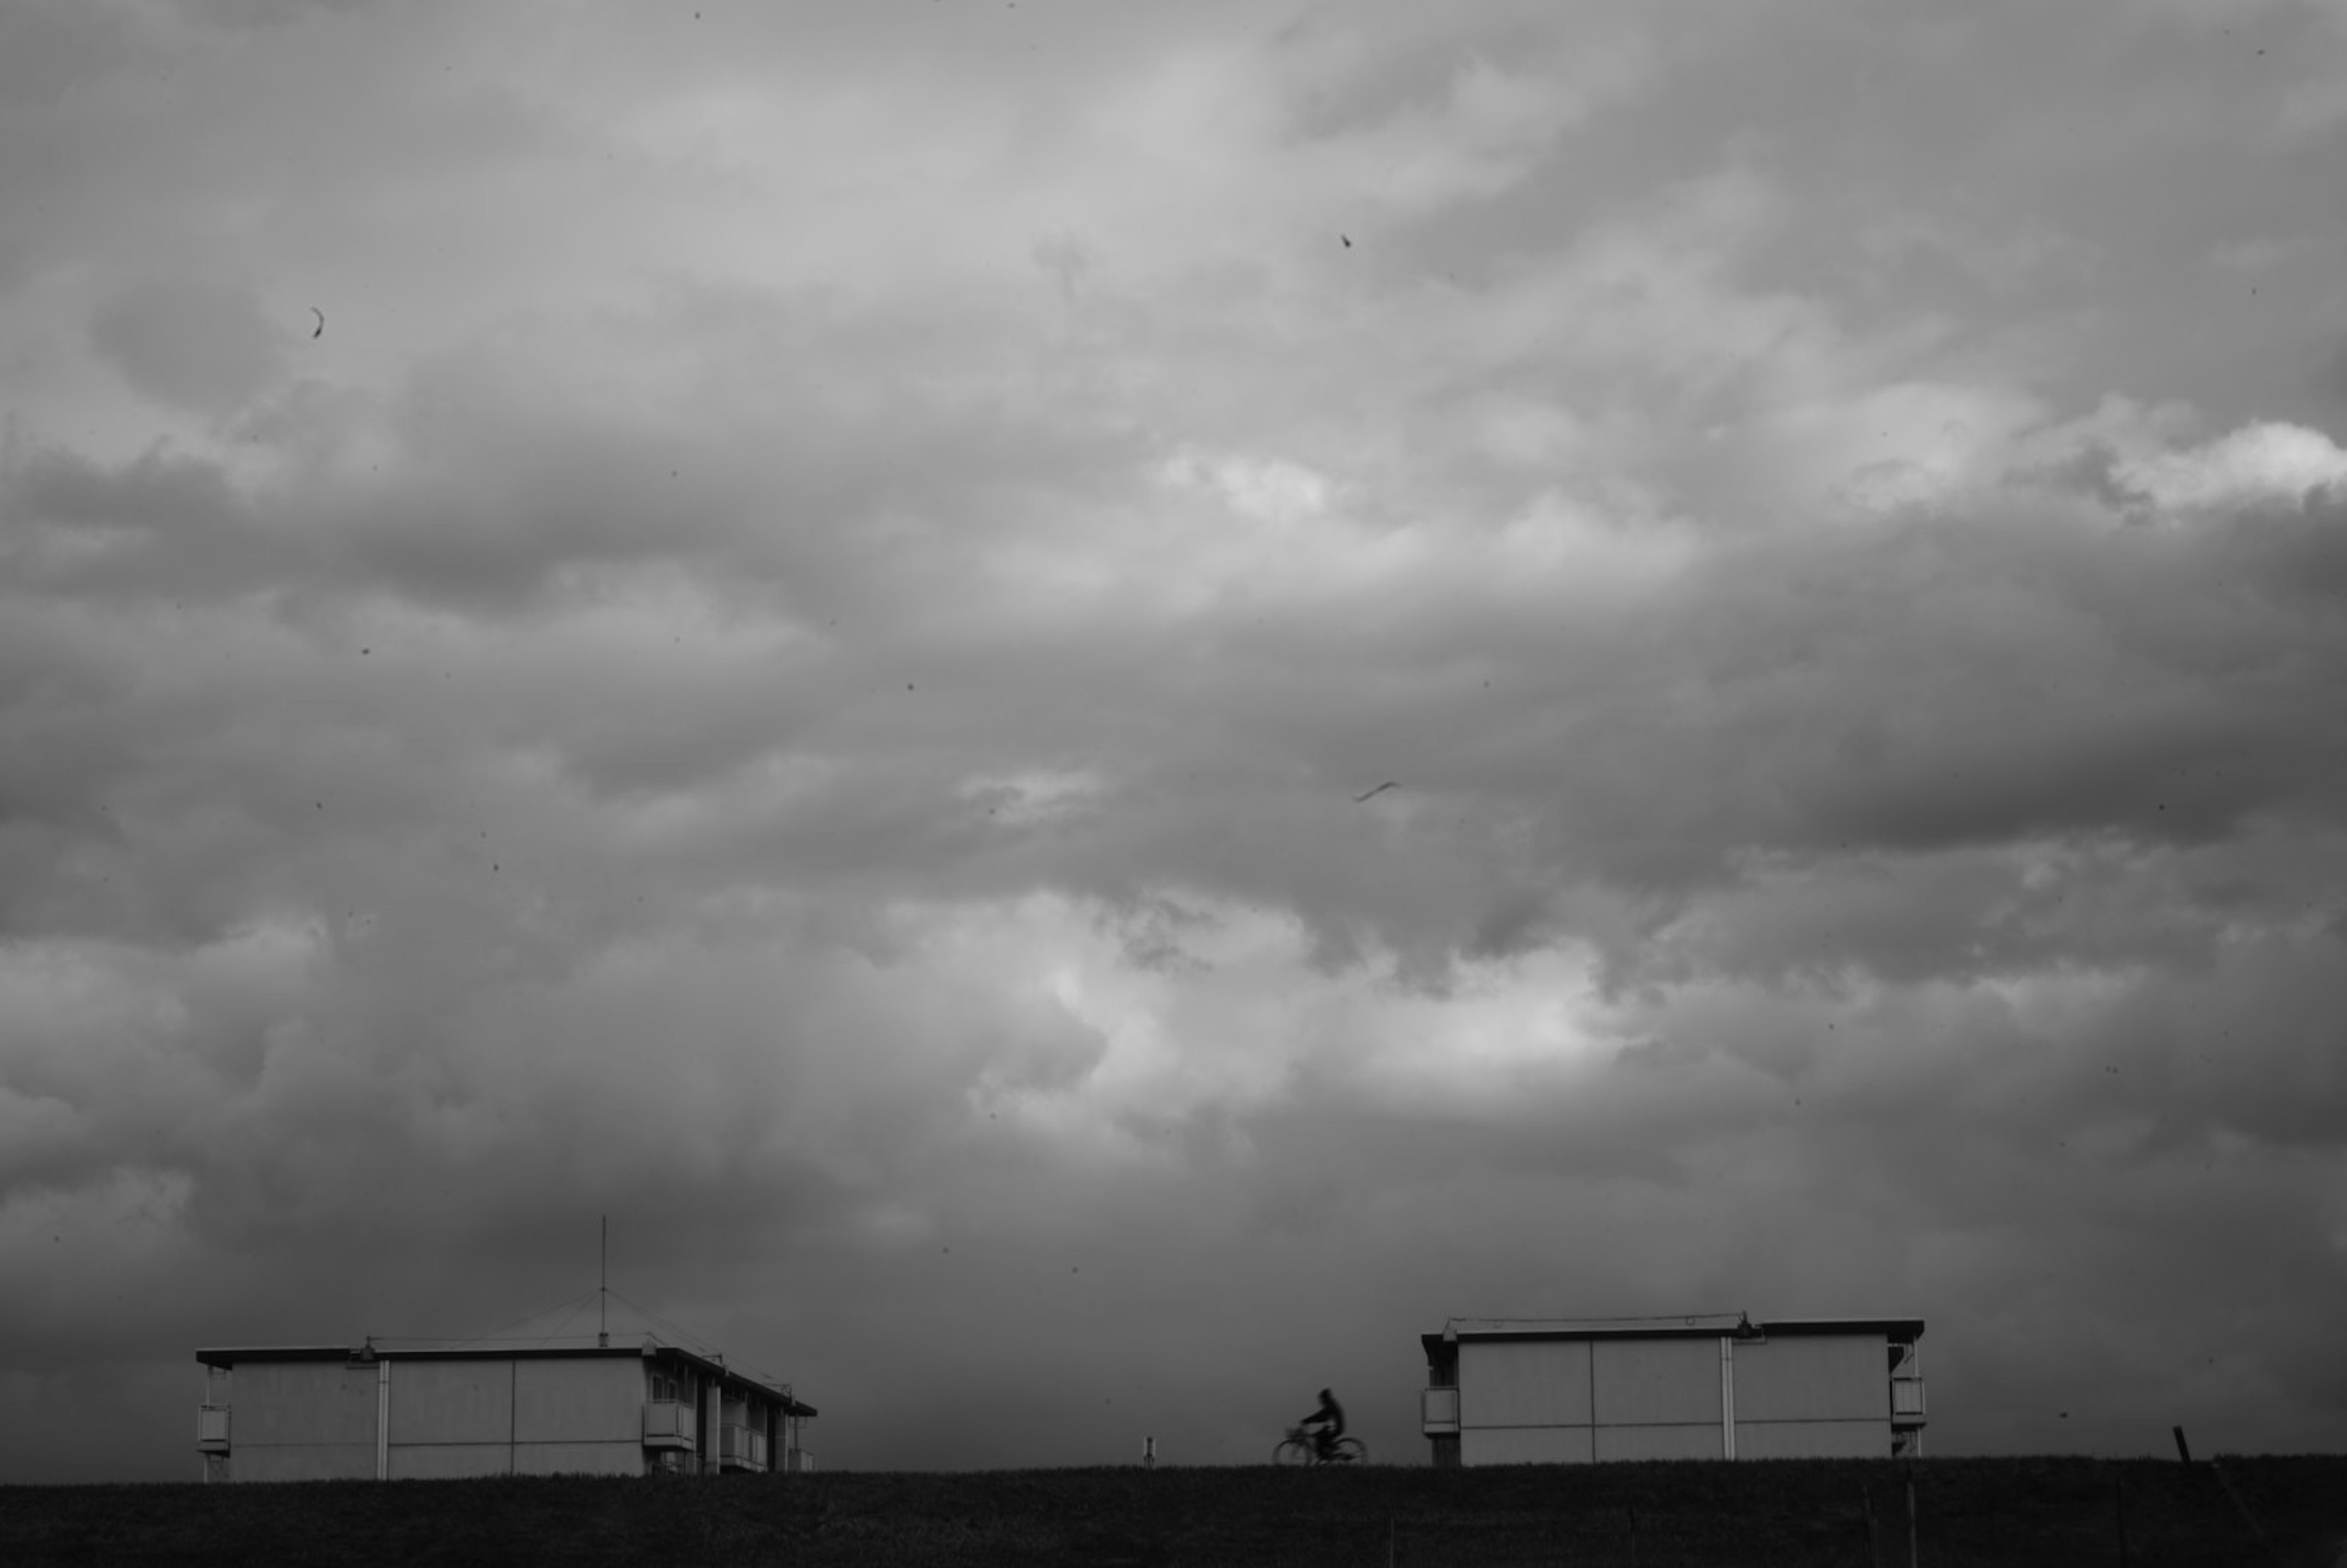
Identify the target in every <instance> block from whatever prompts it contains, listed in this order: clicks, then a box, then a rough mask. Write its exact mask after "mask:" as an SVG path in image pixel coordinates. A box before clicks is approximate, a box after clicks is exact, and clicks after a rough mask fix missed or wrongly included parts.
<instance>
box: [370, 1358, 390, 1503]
mask: <svg viewBox="0 0 2347 1568" xmlns="http://www.w3.org/2000/svg"><path fill="white" fill-rule="evenodd" d="M374 1478H375V1480H377V1481H389V1480H390V1479H391V1363H390V1362H389V1361H385V1360H379V1361H377V1362H376V1363H375V1364H374Z"/></svg>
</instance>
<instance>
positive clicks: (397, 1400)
mask: <svg viewBox="0 0 2347 1568" xmlns="http://www.w3.org/2000/svg"><path fill="white" fill-rule="evenodd" d="M615 1341H616V1342H615ZM196 1359H197V1360H198V1361H200V1362H201V1363H202V1364H203V1366H204V1368H205V1397H204V1402H203V1404H202V1406H201V1408H200V1409H199V1410H198V1412H197V1418H196V1446H197V1448H198V1449H199V1450H200V1451H201V1452H202V1454H203V1465H204V1471H203V1473H204V1479H205V1480H207V1481H326V1480H350V1479H357V1480H364V1479H368V1478H372V1479H374V1480H376V1481H398V1480H404V1479H406V1478H410V1477H415V1478H423V1477H449V1476H478V1475H513V1474H520V1475H552V1474H560V1473H573V1472H586V1473H589V1474H597V1475H651V1474H663V1473H666V1474H716V1473H719V1472H721V1471H799V1470H805V1469H808V1468H810V1465H809V1462H808V1460H807V1457H806V1452H805V1449H804V1448H803V1447H802V1446H801V1443H800V1433H801V1430H802V1423H803V1422H805V1420H807V1419H809V1418H811V1417H813V1416H814V1415H815V1408H814V1407H813V1406H811V1405H807V1404H805V1403H803V1402H802V1401H801V1400H799V1399H797V1398H796V1397H794V1394H793V1393H792V1391H791V1389H789V1388H788V1387H783V1386H776V1385H775V1384H774V1383H771V1382H768V1381H765V1380H764V1379H762V1378H753V1377H748V1376H745V1375H743V1373H741V1372H738V1371H735V1370H733V1369H732V1368H728V1367H727V1366H726V1365H725V1364H724V1360H723V1358H722V1357H716V1358H712V1357H709V1356H704V1355H702V1354H699V1353H698V1352H695V1351H692V1350H688V1349H685V1348H682V1347H681V1346H677V1345H672V1344H668V1343H665V1342H663V1341H662V1340H661V1339H659V1338H658V1337H655V1336H652V1335H650V1334H646V1335H642V1336H640V1337H616V1336H612V1335H609V1334H605V1335H599V1336H597V1337H596V1338H595V1339H594V1340H592V1341H588V1342H584V1343H579V1344H569V1345H561V1344H553V1343H539V1344H528V1345H506V1346H487V1347H478V1346H476V1347H458V1348H445V1347H435V1348H398V1347H396V1346H394V1345H390V1344H385V1345H377V1344H375V1343H374V1341H373V1340H368V1341H367V1342H365V1343H364V1344H362V1345H360V1346H358V1347H357V1348H351V1347H348V1346H342V1345H275V1346H260V1347H243V1348H229V1349H211V1350H199V1351H197V1352H196Z"/></svg>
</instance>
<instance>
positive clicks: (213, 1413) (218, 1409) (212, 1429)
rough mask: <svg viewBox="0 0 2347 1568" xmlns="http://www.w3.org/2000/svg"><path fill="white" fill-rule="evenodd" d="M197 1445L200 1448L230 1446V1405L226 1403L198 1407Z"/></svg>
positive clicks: (223, 1447) (224, 1447)
mask: <svg viewBox="0 0 2347 1568" xmlns="http://www.w3.org/2000/svg"><path fill="white" fill-rule="evenodd" d="M196 1446H197V1447H198V1448H200V1449H226V1448H227V1447H228V1407H227V1406H226V1405H199V1406H197V1407H196Z"/></svg>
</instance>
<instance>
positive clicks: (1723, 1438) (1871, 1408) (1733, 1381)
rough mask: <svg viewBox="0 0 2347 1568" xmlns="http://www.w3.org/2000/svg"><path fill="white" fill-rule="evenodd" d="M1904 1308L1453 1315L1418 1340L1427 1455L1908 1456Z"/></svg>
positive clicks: (1918, 1432)
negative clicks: (1863, 1313)
mask: <svg viewBox="0 0 2347 1568" xmlns="http://www.w3.org/2000/svg"><path fill="white" fill-rule="evenodd" d="M1922 1337H1923V1322H1922V1319H1921V1318H1917V1317H1899V1318H1888V1317H1863V1318H1860V1317H1852V1318H1792V1319H1780V1320H1777V1321H1772V1322H1767V1323H1759V1324H1755V1323H1752V1322H1750V1321H1749V1320H1747V1319H1746V1318H1743V1317H1665V1318H1583V1319H1542V1318H1464V1317H1454V1318H1452V1319H1451V1320H1450V1322H1449V1323H1448V1324H1446V1325H1444V1327H1443V1329H1442V1331H1441V1332H1440V1334H1427V1335H1421V1336H1420V1337H1419V1344H1420V1345H1421V1346H1422V1347H1423V1348H1424V1349H1425V1351H1426V1368H1427V1379H1426V1380H1427V1387H1426V1390H1425V1394H1424V1396H1423V1403H1422V1407H1421V1417H1422V1426H1423V1428H1424V1430H1425V1435H1426V1437H1427V1439H1428V1440H1430V1442H1431V1443H1432V1444H1433V1449H1434V1456H1433V1457H1434V1462H1435V1463H1436V1464H1437V1465H1442V1466H1449V1465H1479V1464H1576V1463H1589V1462H1594V1461H1598V1460H1654V1459H1715V1460H1716V1459H1823V1458H1881V1457H1901V1456H1914V1455H1920V1454H1921V1453H1922V1441H1923V1420H1924V1415H1923V1368H1922V1359H1921V1358H1920V1356H1919V1354H1918V1349H1917V1347H1918V1342H1919V1341H1920V1340H1921V1339H1922Z"/></svg>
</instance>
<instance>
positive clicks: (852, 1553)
mask: <svg viewBox="0 0 2347 1568" xmlns="http://www.w3.org/2000/svg"><path fill="white" fill-rule="evenodd" d="M2222 1465H2223V1471H2224V1476H2225V1478H2226V1479H2227V1480H2229V1481H2230V1482H2231V1483H2232V1488H2233V1491H2235V1493H2236V1494H2237V1495H2238V1496H2239V1499H2240V1501H2241V1503H2242V1504H2244V1505H2245V1506H2246V1507H2247V1509H2248V1511H2249V1513H2250V1516H2251V1518H2253V1519H2254V1520H2255V1522H2256V1524H2257V1527H2258V1528H2259V1529H2260V1531H2261V1532H2262V1533H2263V1534H2264V1535H2265V1536H2266V1538H2267V1542H2266V1544H2265V1546H2264V1547H2261V1546H2260V1542H2259V1540H2258V1538H2257V1537H2256V1536H2255V1535H2253V1534H2252V1533H2251V1525H2250V1522H2247V1521H2245V1520H2244V1518H2243V1515H2242V1512H2240V1510H2239V1509H2238V1508H2237V1507H2236V1506H2235V1505H2234V1503H2233V1502H2232V1501H2230V1500H2229V1499H2228V1498H2227V1496H2226V1495H2225V1492H2224V1491H2223V1489H2222V1487H2221V1486H2220V1484H2219V1479H2218V1477H2217V1475H2216V1474H2215V1473H2214V1472H2212V1471H2211V1470H2210V1469H2209V1466H2207V1465H2205V1464H2203V1465H2194V1466H2191V1467H2189V1468H2188V1467H2186V1466H2183V1465H2180V1464H2175V1463H2168V1462H2158V1461H2152V1460H2090V1459H2069V1458H2031V1459H1958V1460H1925V1461H1923V1462H1922V1463H1920V1464H1918V1465H1917V1466H1916V1467H1915V1469H1914V1472H1913V1474H1914V1483H1915V1493H1916V1499H1917V1506H1916V1535H1917V1540H1918V1545H1919V1561H1920V1562H1921V1563H1924V1564H1928V1565H1930V1568H1964V1565H1971V1564H1982V1565H1986V1564H1998V1565H2000V1568H2027V1565H2031V1564H2039V1563H2043V1564H2047V1565H2053V1564H2060V1565H2062V1568H2071V1565H2073V1564H2084V1563H2120V1562H2122V1561H2124V1562H2126V1563H2129V1564H2133V1565H2137V1568H2151V1565H2156V1564H2167V1565H2175V1568H2184V1565H2197V1564H2209V1565H2211V1568H2215V1565H2218V1564H2225V1565H2231V1564H2255V1563H2261V1562H2281V1563H2288V1564H2290V1568H2313V1565H2315V1564H2318V1563H2320V1564H2323V1565H2325V1568H2328V1565H2329V1564H2330V1563H2332V1562H2333V1561H2334V1559H2335V1558H2336V1557H2337V1554H2338V1553H2339V1551H2340V1549H2341V1547H2342V1546H2347V1457H2341V1456H2328V1455H2314V1456H2297V1457H2265V1458H2253V1459H2229V1460H2223V1461H2222ZM1905 1487H1906V1472H1905V1471H1904V1470H1903V1468H1902V1467H1901V1466H1900V1465H1897V1464H1895V1463H1892V1462H1891V1461H1887V1460H1884V1461H1873V1460H1777V1461H1746V1462H1740V1463H1720V1462H1696V1463H1675V1464H1614V1465H1596V1466H1585V1467H1583V1466H1573V1467H1547V1466H1522V1467H1510V1468H1505V1469H1497V1470H1470V1471H1434V1470H1428V1469H1420V1468H1401V1467H1385V1466H1372V1467H1369V1468H1368V1469H1365V1470H1360V1471H1280V1470H1274V1469H1272V1468H1270V1467H1268V1466H1261V1467H1245V1468H1231V1469H1206V1468H1188V1467H1168V1468H1164V1469H1160V1470H1156V1471H1142V1470H1139V1469H1137V1468H1122V1469H1114V1470H1105V1469H1103V1470H1061V1471H975V1472H967V1471H966V1472H954V1473H941V1474H910V1473H857V1472H845V1473H838V1474H817V1475H810V1476H790V1477H780V1476H740V1475H734V1476H724V1477H720V1478H715V1479H708V1480H643V1481H632V1480H610V1479H599V1478H590V1477H572V1476H561V1477H516V1478H497V1479H494V1480H487V1481H403V1482H398V1483H395V1484H393V1485H388V1486H386V1485H381V1484H378V1483H375V1482H372V1481H327V1482H315V1483H310V1484H305V1485H286V1486H258V1485H255V1486H213V1487H205V1486H200V1485H194V1484H187V1485H179V1484H172V1485H144V1486H131V1485H118V1486H15V1487H0V1563H5V1564H8V1565H10V1568H48V1565H50V1564H60V1565H62V1564H81V1563H88V1564H92V1565H97V1564H107V1565H109V1568H112V1565H117V1564H124V1563H189V1564H231V1563H233V1564H240V1565H242V1564H255V1563H336V1564H343V1563H349V1564H368V1563H400V1564H429V1563H558V1562H559V1563H663V1562H694V1563H712V1564H714V1563H724V1564H726V1565H728V1568H752V1565H753V1564H775V1565H798V1564H805V1565H806V1568H826V1565H832V1564H838V1565H843V1568H845V1565H864V1564H882V1563H886V1564H892V1565H895V1564H905V1565H920V1564H931V1563H937V1564H943V1563H989V1564H991V1563H1002V1564H1034V1565H1036V1568H1074V1565H1076V1564H1088V1565H1098V1568H1108V1565H1110V1564H1117V1565H1120V1568H1140V1565H1143V1564H1149V1565H1153V1568H1155V1565H1164V1568H1172V1565H1175V1564H1192V1563H1196V1564H1220V1563H1232V1564H1254V1563H1262V1564H1274V1563H1276V1564H1297V1565H1306V1564H1320V1563H1327V1564H1346V1565H1348V1568H1360V1565H1368V1564H1382V1563H1387V1562H1389V1560H1390V1562H1391V1563H1393V1564H1394V1565H1395V1568H1433V1565H1436V1564H1458V1565H1460V1568H1465V1565H1469V1564H1475V1565H1486V1564H1492V1565H1496V1564H1509V1563H1576V1564H1591V1565H1596V1564H1623V1565H1628V1564H1633V1563H1635V1564H1636V1565H1637V1568H1679V1565H1682V1564H1684V1565H1689V1568H1693V1565H1698V1564H1699V1565H1702V1568H1729V1565H1737V1564H1750V1565H1752V1568H1774V1565H1777V1564H1795V1563H1799V1564H1802V1565H1804V1568H1810V1565H1819V1568H1830V1565H1834V1564H1841V1565H1847V1568H1869V1565H1870V1561H1871V1563H1873V1564H1879V1565H1881V1568H1897V1565H1901V1564H1904V1563H1906V1562H1907V1516H1906V1511H1905V1501H1904V1500H1905ZM1869 1502H1870V1503H1871V1506H1872V1511H1873V1515H1874V1521H1875V1528H1874V1543H1873V1552H1872V1555H1871V1560H1870V1554H1869V1549H1868V1532H1867V1525H1866V1512H1867V1505H1868V1503H1869ZM2122 1523H2123V1524H2124V1529H2125V1532H2126V1540H2125V1547H2124V1550H2125V1553H2126V1555H2125V1557H2124V1558H2123V1557H2122V1555H2121V1553H2122V1543H2121V1535H2120V1532H2121V1528H2122Z"/></svg>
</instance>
